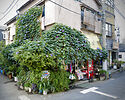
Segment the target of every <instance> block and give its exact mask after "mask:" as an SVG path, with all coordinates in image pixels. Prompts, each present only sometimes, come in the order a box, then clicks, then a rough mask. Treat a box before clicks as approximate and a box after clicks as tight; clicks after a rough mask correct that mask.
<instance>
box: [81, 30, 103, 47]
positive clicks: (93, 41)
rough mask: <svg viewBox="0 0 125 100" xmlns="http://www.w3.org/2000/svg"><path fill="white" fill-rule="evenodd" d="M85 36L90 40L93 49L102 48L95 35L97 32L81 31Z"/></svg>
mask: <svg viewBox="0 0 125 100" xmlns="http://www.w3.org/2000/svg"><path fill="white" fill-rule="evenodd" d="M82 33H83V34H84V35H85V36H86V37H87V38H88V41H89V42H90V46H91V48H93V49H97V48H100V49H102V46H101V44H100V42H99V38H98V36H97V34H94V33H92V32H82Z"/></svg>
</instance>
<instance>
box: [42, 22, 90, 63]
mask: <svg viewBox="0 0 125 100" xmlns="http://www.w3.org/2000/svg"><path fill="white" fill-rule="evenodd" d="M43 39H44V41H46V46H47V47H48V48H50V49H52V52H53V53H54V54H55V55H56V56H57V58H58V59H61V60H64V59H65V61H66V62H68V63H70V61H71V60H75V59H76V60H81V59H84V58H87V57H84V56H87V51H88V50H89V48H90V44H89V41H88V40H87V38H86V37H85V36H84V35H83V34H81V32H79V31H77V30H76V29H72V28H71V27H68V26H65V25H62V24H55V25H54V26H53V27H52V29H51V30H49V31H46V32H44V34H43ZM83 52H84V53H83ZM83 57H84V58H83Z"/></svg>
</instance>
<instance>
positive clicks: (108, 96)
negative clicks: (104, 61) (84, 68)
mask: <svg viewBox="0 0 125 100" xmlns="http://www.w3.org/2000/svg"><path fill="white" fill-rule="evenodd" d="M93 88H98V89H96V90H94V91H92V89H93ZM88 89H89V90H88ZM85 92H86V93H85ZM124 94H125V72H122V73H116V74H114V75H113V77H112V78H111V79H109V80H107V81H98V82H94V83H86V84H81V85H79V86H78V87H77V88H75V89H72V90H69V91H67V92H61V93H57V94H49V95H46V96H43V95H39V94H27V93H26V92H25V91H22V90H18V89H17V87H16V86H15V83H14V82H12V81H10V80H8V78H7V77H5V76H3V75H1V74H0V100H125V95H124Z"/></svg>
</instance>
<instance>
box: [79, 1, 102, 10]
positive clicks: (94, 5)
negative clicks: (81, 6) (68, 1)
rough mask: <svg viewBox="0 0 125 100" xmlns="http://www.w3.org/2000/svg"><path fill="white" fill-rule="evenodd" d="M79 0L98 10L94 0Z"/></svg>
mask: <svg viewBox="0 0 125 100" xmlns="http://www.w3.org/2000/svg"><path fill="white" fill-rule="evenodd" d="M81 1H82V2H83V3H85V4H86V5H88V6H90V7H91V8H93V9H95V10H96V11H100V10H99V6H98V5H97V3H96V2H95V0H81Z"/></svg>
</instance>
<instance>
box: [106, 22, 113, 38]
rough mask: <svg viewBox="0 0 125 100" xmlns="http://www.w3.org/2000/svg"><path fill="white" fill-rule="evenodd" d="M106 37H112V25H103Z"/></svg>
mask: <svg viewBox="0 0 125 100" xmlns="http://www.w3.org/2000/svg"><path fill="white" fill-rule="evenodd" d="M105 31H106V36H112V24H109V23H106V24H105Z"/></svg>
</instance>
